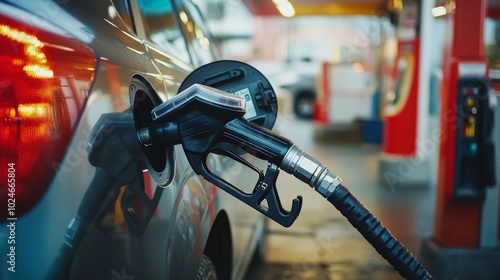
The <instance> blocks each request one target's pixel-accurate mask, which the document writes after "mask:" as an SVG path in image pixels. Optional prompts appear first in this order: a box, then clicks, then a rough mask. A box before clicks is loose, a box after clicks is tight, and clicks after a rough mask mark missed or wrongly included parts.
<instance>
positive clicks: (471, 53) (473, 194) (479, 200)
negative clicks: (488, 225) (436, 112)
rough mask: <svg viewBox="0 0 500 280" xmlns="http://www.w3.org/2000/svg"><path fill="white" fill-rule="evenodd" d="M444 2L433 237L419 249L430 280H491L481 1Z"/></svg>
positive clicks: (494, 261)
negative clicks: (485, 233) (485, 242)
mask: <svg viewBox="0 0 500 280" xmlns="http://www.w3.org/2000/svg"><path fill="white" fill-rule="evenodd" d="M447 2H448V3H450V2H453V3H454V7H455V9H454V11H452V12H451V13H448V14H447V15H446V28H445V33H446V35H445V36H446V37H445V46H444V51H443V66H442V67H443V83H442V88H441V112H440V129H441V131H440V135H439V136H440V137H439V140H440V141H439V145H440V147H439V163H438V179H437V188H436V209H435V213H436V214H435V220H434V232H433V237H432V238H430V239H428V240H426V241H424V243H423V247H422V253H423V255H424V259H426V260H427V261H428V262H429V264H428V268H429V270H430V272H431V273H432V275H433V276H434V277H435V278H436V279H493V278H494V277H497V275H498V272H496V270H497V266H498V264H499V263H500V249H499V248H495V247H489V248H484V247H481V228H482V226H481V223H482V222H481V220H482V215H484V214H485V213H483V202H484V200H485V197H486V194H487V192H486V188H485V187H486V186H488V185H492V184H494V183H492V182H493V181H494V179H493V180H491V179H485V178H492V177H494V176H495V175H491V174H493V173H491V172H489V173H484V172H486V170H488V169H489V168H491V169H494V168H495V167H493V165H494V160H492V159H493V158H492V157H488V156H487V155H488V154H489V155H491V154H493V148H492V147H493V142H492V141H491V140H490V138H489V137H490V136H485V135H488V134H489V132H485V131H490V130H491V128H488V126H489V125H485V123H488V122H489V124H491V121H490V118H489V116H490V115H489V112H490V111H489V110H490V106H489V104H488V100H489V95H488V94H489V78H488V76H489V70H488V68H489V66H488V62H487V60H486V58H485V46H484V22H485V17H486V4H487V1H486V0H475V1H470V0H455V1H447ZM452 6H453V5H451V6H449V7H452ZM478 125H481V126H480V127H479V126H478ZM495 125H498V124H495ZM496 148H497V149H498V146H497V147H496ZM493 222H496V221H493ZM492 277H493V278H492Z"/></svg>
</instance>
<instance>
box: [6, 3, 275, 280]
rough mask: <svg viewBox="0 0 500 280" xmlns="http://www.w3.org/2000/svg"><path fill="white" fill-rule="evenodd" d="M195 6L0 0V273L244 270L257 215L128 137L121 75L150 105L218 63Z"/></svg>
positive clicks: (125, 275) (177, 156)
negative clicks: (152, 159) (154, 158)
mask: <svg viewBox="0 0 500 280" xmlns="http://www.w3.org/2000/svg"><path fill="white" fill-rule="evenodd" d="M194 2H195V1H194V0H107V1H100V0H92V1H83V0H73V1H67V0H58V1H35V2H34V1H29V0H15V1H14V0H7V1H0V45H1V46H2V47H1V48H0V60H1V62H2V67H1V68H0V73H1V76H0V118H1V120H2V122H1V124H0V126H1V130H2V134H1V136H0V146H1V149H0V150H1V151H0V162H1V165H0V166H1V171H0V174H1V175H0V177H1V182H0V193H1V199H2V203H1V205H2V207H3V209H2V211H0V212H1V217H0V219H1V220H0V227H1V228H2V231H1V238H0V241H1V243H0V251H1V257H0V260H1V262H2V272H1V275H2V279H58V278H59V279H242V278H243V277H244V274H245V271H246V269H247V268H248V266H249V263H250V261H251V259H252V258H253V257H254V254H255V253H259V252H262V251H259V248H260V250H262V248H263V246H262V244H264V243H263V242H264V241H265V231H266V219H265V217H264V216H263V215H261V214H260V213H258V212H257V211H255V210H254V209H251V208H250V207H248V206H247V205H244V204H243V203H241V202H240V201H238V200H236V199H235V198H234V197H232V196H230V195H229V194H227V193H225V192H223V191H221V190H220V189H218V188H217V187H216V186H214V185H213V184H210V183H209V182H207V181H205V180H204V179H203V178H202V177H200V176H198V175H196V174H195V173H194V172H193V170H192V169H191V167H190V165H189V163H188V161H187V159H186V156H185V155H184V152H183V151H182V148H181V147H180V146H176V147H167V148H166V151H163V153H166V155H168V156H167V157H166V160H165V161H164V162H160V163H158V162H156V163H148V162H145V161H144V156H143V155H142V154H141V151H142V150H140V151H139V152H137V149H136V148H137V145H138V143H136V142H134V141H138V140H137V137H136V135H134V133H135V130H134V127H133V126H131V125H133V113H132V111H131V109H130V107H131V106H132V104H134V102H136V101H137V100H138V98H139V97H138V96H132V95H131V93H132V92H134V91H131V90H130V89H129V87H130V83H131V81H132V80H134V81H140V82H141V83H142V84H143V85H145V86H146V87H147V88H149V89H151V91H150V92H148V93H147V94H145V95H143V96H141V97H140V98H141V102H143V103H142V104H145V103H144V102H146V104H149V105H148V106H151V108H153V107H154V106H157V105H159V104H160V103H161V102H163V101H165V100H167V99H169V98H171V97H173V96H174V95H176V94H177V91H178V89H179V86H180V85H181V83H182V82H183V80H184V78H185V77H186V76H187V75H188V74H189V73H191V72H192V71H193V70H194V69H195V68H196V67H198V66H201V65H204V64H206V63H208V62H211V61H214V60H217V59H220V56H219V54H218V51H217V48H216V46H215V43H214V41H213V39H212V37H211V35H210V32H209V30H207V28H206V25H205V22H204V19H203V16H202V14H201V13H200V10H199V9H198V8H197V6H196V5H195V3H194ZM132 109H133V108H132ZM129 148H130V149H129ZM148 164H155V165H156V167H158V168H159V169H160V170H159V172H149V171H148V170H151V169H148V168H147V167H148ZM210 164H211V166H213V168H214V170H218V171H219V172H220V173H223V174H225V176H227V177H225V178H228V180H233V179H234V181H233V183H234V184H236V185H237V184H238V182H239V181H238V180H240V181H249V179H248V176H250V175H249V174H247V173H248V172H246V171H245V169H242V168H241V166H239V165H236V164H234V163H233V161H231V160H227V159H221V158H218V157H213V158H210ZM153 173H154V174H153ZM4 202H5V203H4Z"/></svg>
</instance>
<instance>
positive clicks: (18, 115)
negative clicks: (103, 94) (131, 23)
mask: <svg viewBox="0 0 500 280" xmlns="http://www.w3.org/2000/svg"><path fill="white" fill-rule="evenodd" d="M23 18H28V19H29V18H30V17H23ZM42 26H43V28H42V27H38V26H35V25H32V24H30V23H29V22H28V21H25V20H23V19H21V18H17V19H16V18H12V17H10V16H8V15H6V14H4V13H2V12H0V65H1V67H0V126H1V128H0V129H1V134H0V194H1V197H2V198H1V199H2V201H5V202H7V201H8V198H13V197H15V211H14V215H15V216H16V217H17V216H19V215H21V214H22V213H23V212H25V211H27V210H28V209H30V208H31V207H33V205H34V204H35V203H36V202H37V201H39V200H40V198H41V196H42V195H43V194H44V193H45V191H46V189H47V187H48V186H49V183H50V181H51V180H52V178H53V177H54V174H55V171H56V170H57V166H58V162H60V161H61V158H62V156H63V155H64V152H65V150H66V148H67V145H68V143H69V140H70V138H71V134H72V131H73V129H74V126H75V124H76V121H77V120H78V118H79V116H80V113H81V110H82V108H83V106H84V104H85V102H86V99H87V96H88V93H89V89H90V86H91V82H92V79H93V74H94V68H95V64H96V58H95V56H94V54H93V52H92V51H91V50H90V49H89V48H88V47H87V46H86V45H85V44H83V43H81V42H80V41H77V40H76V39H74V38H72V37H70V36H68V35H66V34H65V33H64V32H62V31H61V30H60V29H58V28H56V27H54V26H51V25H50V24H49V23H44V24H43V25H42ZM9 167H11V168H10V169H9ZM12 167H13V168H12ZM12 171H14V172H12ZM12 178H15V187H14V188H12V186H13V185H12V184H8V182H12V180H9V179H12ZM8 186H9V187H8ZM13 193H14V195H12V194H13ZM11 202H12V201H11ZM2 205H5V204H4V203H2ZM13 205H14V204H11V206H13ZM7 210H8V209H7V208H5V209H1V210H0V218H2V220H3V219H5V218H6V217H8V216H9V214H10V215H12V214H11V213H9V211H7Z"/></svg>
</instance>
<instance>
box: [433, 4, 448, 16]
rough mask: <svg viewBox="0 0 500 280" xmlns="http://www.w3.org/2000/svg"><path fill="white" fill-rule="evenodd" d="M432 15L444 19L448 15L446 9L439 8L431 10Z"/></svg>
mask: <svg viewBox="0 0 500 280" xmlns="http://www.w3.org/2000/svg"><path fill="white" fill-rule="evenodd" d="M431 13H432V16H433V17H442V16H444V15H446V7H444V6H439V7H435V8H432V9H431Z"/></svg>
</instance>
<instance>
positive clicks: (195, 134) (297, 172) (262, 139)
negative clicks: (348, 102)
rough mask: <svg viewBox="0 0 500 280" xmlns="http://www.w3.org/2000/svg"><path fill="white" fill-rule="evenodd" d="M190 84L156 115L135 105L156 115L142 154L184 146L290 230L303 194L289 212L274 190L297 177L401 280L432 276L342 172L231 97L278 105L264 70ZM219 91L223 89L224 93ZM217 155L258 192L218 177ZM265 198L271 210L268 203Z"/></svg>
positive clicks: (202, 168)
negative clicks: (263, 166)
mask: <svg viewBox="0 0 500 280" xmlns="http://www.w3.org/2000/svg"><path fill="white" fill-rule="evenodd" d="M219 66H222V67H221V68H223V69H222V70H221V69H220V68H219ZM231 68H232V69H231ZM228 69H229V70H228ZM233 70H234V71H233ZM200 73H203V74H204V75H207V76H209V77H212V79H208V81H214V80H218V81H219V82H218V83H211V84H210V85H211V86H208V85H206V84H207V79H203V77H202V76H203V75H200ZM256 73H257V74H256ZM255 77H258V79H257V80H260V83H259V81H256V80H255ZM186 81H188V82H185V83H188V84H189V83H192V82H193V81H194V82H195V83H193V84H191V85H187V84H184V83H183V85H181V89H184V90H182V91H181V92H180V93H179V94H178V95H176V96H175V97H174V98H172V99H170V100H168V101H166V102H164V103H162V104H160V105H159V106H156V107H154V108H153V109H152V110H151V111H150V112H147V111H146V112H145V111H141V110H142V108H144V107H135V108H134V110H136V111H138V112H134V116H148V114H149V113H150V117H146V118H144V117H141V118H140V119H137V120H136V126H137V136H138V138H139V141H140V142H141V143H142V145H143V149H151V148H153V149H158V148H160V147H167V146H173V145H178V144H181V145H182V147H183V150H184V152H185V154H186V157H187V159H188V161H189V163H190V165H191V167H192V168H193V170H194V171H195V172H196V173H197V174H199V175H201V176H203V177H204V178H205V179H206V180H208V181H210V182H211V183H213V184H215V185H216V186H217V187H219V188H221V189H223V190H225V191H226V192H228V193H230V194H231V195H233V196H234V197H235V198H237V199H239V200H240V201H242V202H244V203H246V204H247V205H249V206H250V207H252V208H254V209H256V210H257V211H259V212H261V213H262V214H264V215H266V216H267V217H269V218H270V219H272V220H274V221H276V222H277V223H279V224H281V225H283V226H285V227H289V226H291V225H292V224H293V222H294V221H295V219H296V218H297V216H298V215H299V212H300V206H301V204H302V199H301V197H300V196H299V197H297V198H295V199H294V200H293V202H292V207H291V209H290V210H286V209H284V208H283V207H282V205H281V202H280V199H279V195H278V192H277V190H276V180H277V178H278V175H279V172H280V170H283V171H285V172H287V173H289V174H292V175H293V176H295V177H296V178H297V179H299V180H300V181H302V182H304V183H306V184H308V185H309V186H310V187H312V188H313V189H314V190H316V191H317V192H318V193H319V194H321V195H322V196H323V197H325V198H326V199H327V200H328V201H329V202H330V203H331V204H332V205H333V206H335V208H337V209H338V210H339V211H340V212H341V213H342V214H343V215H344V216H345V217H346V218H347V219H348V221H349V222H350V223H351V224H352V225H353V226H354V227H355V228H356V229H357V230H358V231H359V232H360V233H361V234H362V236H363V237H364V238H365V239H366V240H367V241H368V242H369V243H370V244H371V245H372V246H373V247H374V248H375V249H376V250H377V252H378V253H379V254H380V255H382V257H384V259H386V260H387V261H388V262H389V263H390V264H391V265H392V266H393V268H394V269H395V270H396V271H398V272H399V273H400V274H401V276H403V277H404V278H406V279H433V278H432V276H430V275H429V273H428V272H427V271H426V270H425V269H424V268H423V267H422V265H421V264H420V263H419V261H418V260H417V259H416V258H415V257H414V256H413V255H412V254H411V253H410V252H409V251H408V250H407V249H406V248H405V247H404V246H403V245H402V244H401V243H400V242H399V241H398V240H397V239H396V238H395V237H394V236H393V235H392V234H391V233H390V231H389V230H388V229H387V228H385V227H384V226H383V225H382V224H381V222H380V221H379V220H378V219H377V218H376V217H374V216H373V214H371V213H370V211H369V210H368V209H367V208H366V207H364V206H363V205H362V204H361V203H360V202H359V201H358V200H357V199H356V198H355V197H354V196H353V195H352V194H351V192H350V191H349V190H348V189H347V188H346V187H345V186H344V185H343V183H342V180H341V179H340V178H339V176H337V174H335V173H334V172H332V171H331V170H329V169H328V168H327V167H326V166H324V165H323V164H322V163H321V162H320V161H318V160H317V159H315V158H314V157H312V156H310V155H308V154H307V153H306V152H304V151H303V150H302V149H300V148H299V147H298V146H296V145H295V144H294V143H293V142H292V141H291V140H289V139H287V138H285V137H282V136H280V135H278V134H276V133H274V132H272V131H270V130H268V129H266V128H264V127H262V126H259V125H258V124H255V123H253V122H251V121H250V120H251V119H249V120H247V119H245V118H244V116H246V114H248V111H247V110H246V108H249V107H250V108H251V106H252V105H254V104H256V103H253V104H252V105H250V106H248V105H247V104H246V101H245V99H244V98H241V97H239V96H236V95H234V94H229V93H228V92H231V93H234V92H235V91H234V90H235V89H237V90H240V91H241V90H245V91H248V92H249V93H250V95H249V96H253V97H252V98H251V99H247V101H250V102H254V101H256V99H259V98H255V96H261V97H263V98H267V97H270V98H267V99H269V100H272V96H273V95H274V92H273V90H272V88H270V87H268V86H267V84H268V82H267V79H265V77H263V76H262V75H261V74H260V72H258V71H257V70H256V69H254V68H253V67H250V66H249V65H246V64H242V63H241V62H231V61H222V62H215V63H211V64H209V65H206V66H202V67H201V68H199V69H198V70H195V71H194V72H192V73H191V74H190V76H188V77H187V79H186ZM221 85H222V86H221ZM214 87H222V88H223V90H221V89H220V88H214ZM147 89H148V87H147V86H144V85H143V84H142V81H141V80H139V79H133V80H132V81H131V86H130V90H131V91H132V92H131V95H132V96H135V95H136V94H137V92H135V91H140V90H147ZM262 104H264V103H262ZM255 107H257V106H255ZM262 109H264V110H265V109H272V107H271V108H269V107H262ZM145 119H147V120H148V121H145ZM137 124H139V125H137ZM242 151H244V152H247V153H250V154H252V155H254V156H255V157H257V158H260V159H263V160H266V161H267V162H268V166H267V170H266V171H263V170H260V169H259V168H258V167H256V166H254V165H253V164H252V163H250V162H249V161H247V160H245V159H244V158H243V157H242V155H241V152H242ZM213 153H215V154H224V155H226V156H228V157H229V158H231V159H233V160H235V161H237V162H240V163H242V164H244V165H246V166H248V167H249V168H251V169H252V170H256V171H257V172H258V173H259V178H258V180H257V182H256V184H255V187H254V188H253V191H252V192H250V193H248V192H245V191H243V190H241V189H240V188H238V187H237V186H235V185H233V184H231V183H230V182H228V181H226V180H225V179H223V178H221V177H219V176H218V175H216V174H215V173H214V172H212V170H210V166H209V164H208V161H207V158H208V156H209V155H210V154H213ZM264 200H266V202H267V206H265V205H264V204H263V203H262V202H263V201H264Z"/></svg>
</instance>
